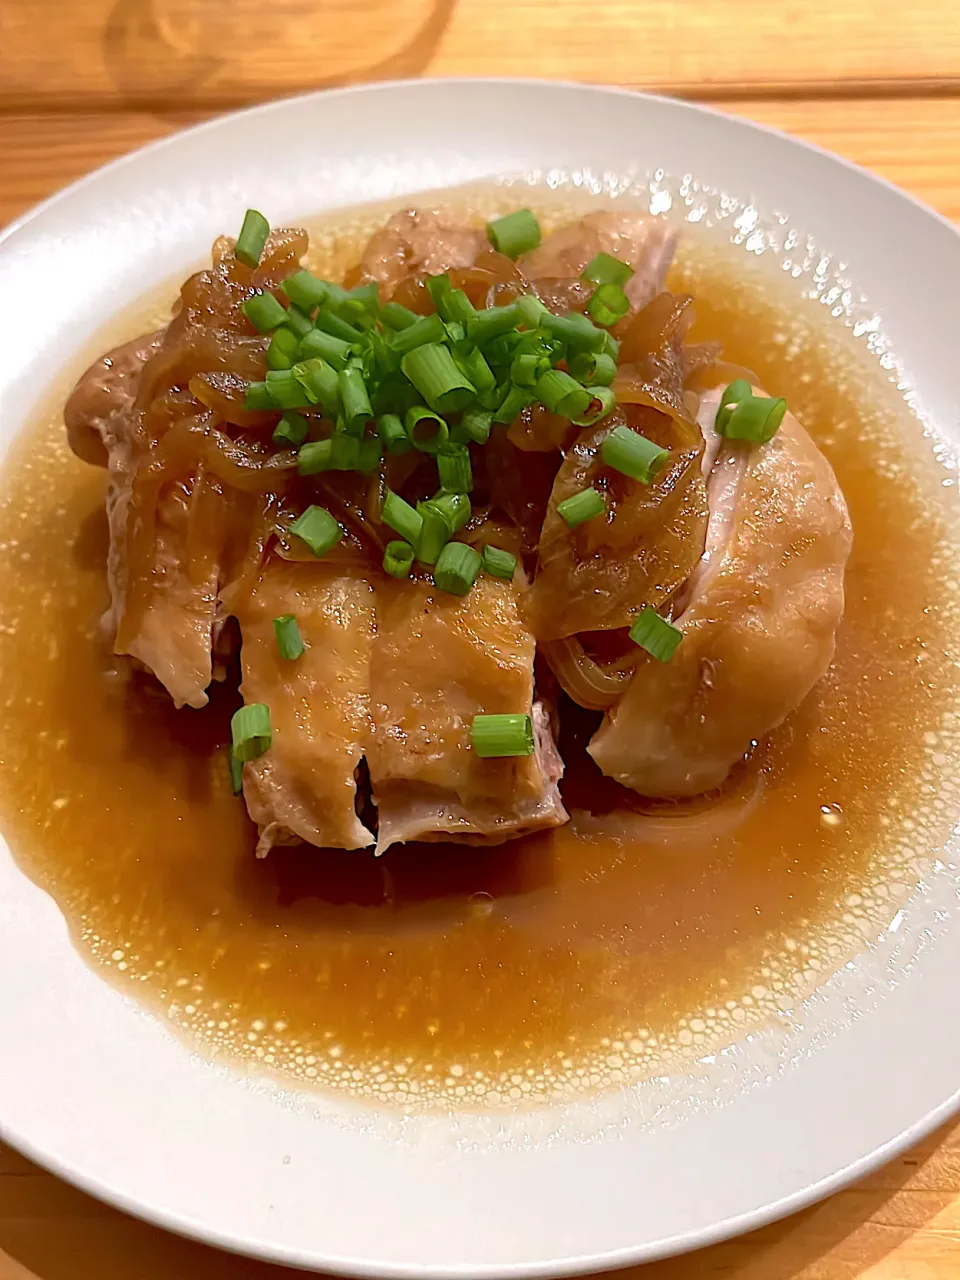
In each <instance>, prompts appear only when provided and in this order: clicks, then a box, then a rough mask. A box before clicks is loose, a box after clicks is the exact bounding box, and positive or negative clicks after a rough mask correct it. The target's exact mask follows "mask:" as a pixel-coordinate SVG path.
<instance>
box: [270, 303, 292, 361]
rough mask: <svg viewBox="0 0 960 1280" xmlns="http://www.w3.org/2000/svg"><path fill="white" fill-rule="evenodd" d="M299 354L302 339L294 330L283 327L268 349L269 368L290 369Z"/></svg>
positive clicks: (275, 335)
mask: <svg viewBox="0 0 960 1280" xmlns="http://www.w3.org/2000/svg"><path fill="white" fill-rule="evenodd" d="M284 314H286V313H284ZM299 353H300V339H299V338H298V337H297V335H296V334H295V333H294V332H293V330H292V329H288V328H287V326H286V325H285V324H284V325H281V326H280V328H279V329H278V330H277V331H276V333H275V334H274V335H273V337H272V338H271V339H270V345H269V347H267V368H268V369H289V368H291V367H292V366H293V365H295V364H296V362H297V357H298V355H299Z"/></svg>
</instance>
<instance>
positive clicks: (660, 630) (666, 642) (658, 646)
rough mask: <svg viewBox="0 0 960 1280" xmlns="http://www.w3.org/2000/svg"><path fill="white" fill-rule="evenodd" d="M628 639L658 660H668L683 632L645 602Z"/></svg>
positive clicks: (674, 651)
mask: <svg viewBox="0 0 960 1280" xmlns="http://www.w3.org/2000/svg"><path fill="white" fill-rule="evenodd" d="M630 639H631V640H632V641H633V643H634V644H638V645H639V646H640V648H641V649H646V651H647V653H649V654H651V655H652V656H653V657H654V658H656V660H657V661H658V662H669V661H670V659H671V658H672V657H673V655H674V653H676V650H677V645H678V644H679V643H680V641H681V640H682V639H683V632H682V631H680V630H679V629H678V628H677V627H675V626H673V624H672V623H670V622H668V621H667V620H666V618H661V617H660V615H659V613H657V611H656V609H651V608H650V606H649V605H648V604H645V605H644V606H643V608H642V609H641V610H640V613H639V614H638V615H637V620H636V622H635V623H634V624H633V626H632V627H631V628H630Z"/></svg>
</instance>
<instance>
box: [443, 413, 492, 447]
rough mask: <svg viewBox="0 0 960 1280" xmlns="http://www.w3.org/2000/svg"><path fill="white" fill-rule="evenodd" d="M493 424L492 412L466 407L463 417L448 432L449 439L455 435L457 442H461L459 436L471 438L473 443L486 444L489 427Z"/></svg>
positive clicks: (488, 436)
mask: <svg viewBox="0 0 960 1280" xmlns="http://www.w3.org/2000/svg"><path fill="white" fill-rule="evenodd" d="M492 425H493V414H492V413H490V412H488V410H486V409H467V410H465V412H464V415H463V417H462V418H461V419H460V421H459V422H458V423H457V425H456V427H454V428H453V430H452V431H451V433H450V437H451V439H454V438H455V437H456V438H457V439H458V443H463V441H462V440H460V437H465V438H466V439H467V440H472V441H473V443H474V444H486V443H487V440H488V439H489V438H490V428H491V426H492Z"/></svg>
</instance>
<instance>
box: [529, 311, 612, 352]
mask: <svg viewBox="0 0 960 1280" xmlns="http://www.w3.org/2000/svg"><path fill="white" fill-rule="evenodd" d="M540 327H541V328H542V329H546V330H547V332H548V333H550V334H552V335H553V337H554V338H559V339H560V341H561V342H565V343H566V344H567V346H568V347H570V348H571V349H572V350H574V351H580V350H584V351H602V350H603V346H604V340H605V339H604V331H603V329H598V328H597V326H596V325H595V324H591V323H590V321H589V320H588V319H587V317H586V316H581V315H567V316H555V315H554V314H553V312H552V311H546V312H544V314H543V316H542V317H541V320H540Z"/></svg>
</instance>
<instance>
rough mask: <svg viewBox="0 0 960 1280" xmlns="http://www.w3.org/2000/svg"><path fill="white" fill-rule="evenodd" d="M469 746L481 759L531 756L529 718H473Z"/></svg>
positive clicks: (531, 730)
mask: <svg viewBox="0 0 960 1280" xmlns="http://www.w3.org/2000/svg"><path fill="white" fill-rule="evenodd" d="M470 744H471V746H472V747H473V749H474V751H475V752H476V753H477V755H478V756H480V758H481V759H484V760H486V759H492V758H496V757H499V756H531V755H533V722H532V721H531V719H530V717H529V716H517V715H510V716H503V715H501V716H474V717H473V724H471V726H470Z"/></svg>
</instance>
